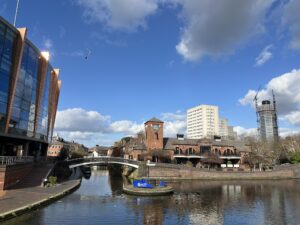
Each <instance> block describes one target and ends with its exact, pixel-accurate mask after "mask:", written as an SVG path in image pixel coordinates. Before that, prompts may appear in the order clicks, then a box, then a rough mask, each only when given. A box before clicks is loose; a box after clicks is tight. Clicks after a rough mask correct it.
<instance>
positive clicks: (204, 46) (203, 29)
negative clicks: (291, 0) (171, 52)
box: [176, 0, 273, 61]
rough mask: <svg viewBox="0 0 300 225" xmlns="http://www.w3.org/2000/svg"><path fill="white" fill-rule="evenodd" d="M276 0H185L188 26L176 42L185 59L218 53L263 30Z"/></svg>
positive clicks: (184, 8)
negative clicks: (266, 18) (267, 15)
mask: <svg viewBox="0 0 300 225" xmlns="http://www.w3.org/2000/svg"><path fill="white" fill-rule="evenodd" d="M272 2H273V0H244V1H236V0H222V1H218V2H217V3H216V2H215V1H211V0H182V4H183V13H182V16H183V19H184V21H185V22H186V26H185V27H184V29H183V33H182V36H181V40H180V42H179V43H178V45H177V46H176V49H177V51H178V53H179V54H181V55H182V56H183V57H184V58H185V59H187V60H191V61H195V60H198V59H200V58H201V57H203V56H205V55H208V56H219V55H223V54H227V53H230V52H231V49H232V48H234V47H236V46H237V44H240V43H241V42H243V41H245V40H246V39H248V38H249V37H251V36H252V35H255V34H257V33H259V32H261V31H262V30H263V18H264V15H265V12H266V10H267V9H268V8H269V7H270V5H271V3H272Z"/></svg>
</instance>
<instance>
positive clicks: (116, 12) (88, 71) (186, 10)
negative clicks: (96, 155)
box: [0, 0, 300, 146]
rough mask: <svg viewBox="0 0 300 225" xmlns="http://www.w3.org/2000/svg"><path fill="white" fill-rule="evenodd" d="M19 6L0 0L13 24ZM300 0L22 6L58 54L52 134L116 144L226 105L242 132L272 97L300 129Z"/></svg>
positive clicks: (30, 1) (35, 36)
mask: <svg viewBox="0 0 300 225" xmlns="http://www.w3.org/2000/svg"><path fill="white" fill-rule="evenodd" d="M16 2H17V1H14V0H0V15H1V16H2V17H4V18H5V19H6V20H8V21H9V22H11V23H13V19H14V14H15V7H16ZM299 10H300V0H244V1H237V0H222V1H212V0H60V1H53V0H39V1H37V0H26V1H25V0H20V4H19V11H18V16H17V21H16V26H17V27H27V28H28V38H29V39H30V40H31V41H32V42H33V43H34V44H35V45H36V46H37V47H38V48H39V49H41V50H47V51H49V52H50V54H51V58H50V61H51V64H52V66H53V67H54V68H59V69H60V79H61V80H62V87H61V93H60V98H59V105H58V113H57V118H56V124H55V133H58V134H59V135H60V136H63V137H64V138H66V139H68V140H75V141H78V142H80V143H83V144H85V145H87V146H93V145H95V144H99V145H111V144H113V142H114V141H116V140H119V139H120V138H121V137H123V136H128V135H135V134H136V133H137V132H139V131H141V130H143V126H144V125H143V124H144V122H145V121H147V119H150V118H152V117H154V116H155V117H157V118H159V119H161V120H163V121H164V122H165V125H164V128H165V129H164V134H165V136H169V137H174V136H175V135H176V133H185V132H186V110H187V109H188V108H191V107H194V106H197V105H201V104H208V105H217V106H219V111H220V117H222V118H227V119H228V120H229V124H230V125H232V126H234V127H235V130H236V131H237V132H238V133H239V134H252V133H253V132H255V130H256V114H255V109H254V107H253V98H254V96H255V94H256V92H257V91H258V89H259V87H260V90H259V93H258V99H259V101H261V100H263V99H268V98H270V97H271V92H272V90H274V92H275V95H276V98H277V103H278V114H279V127H280V134H281V135H282V136H285V135H288V134H292V133H297V132H299V131H300V65H299V63H300V13H299Z"/></svg>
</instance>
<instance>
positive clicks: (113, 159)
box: [67, 156, 140, 165]
mask: <svg viewBox="0 0 300 225" xmlns="http://www.w3.org/2000/svg"><path fill="white" fill-rule="evenodd" d="M67 162H68V163H69V164H78V163H84V162H103V163H109V162H120V163H127V164H133V165H139V164H140V162H139V161H136V160H132V159H124V158H120V157H110V156H98V157H84V158H80V159H70V160H67Z"/></svg>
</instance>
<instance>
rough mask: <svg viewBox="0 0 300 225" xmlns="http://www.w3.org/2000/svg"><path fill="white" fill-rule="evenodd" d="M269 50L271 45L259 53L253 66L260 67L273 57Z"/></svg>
mask: <svg viewBox="0 0 300 225" xmlns="http://www.w3.org/2000/svg"><path fill="white" fill-rule="evenodd" d="M271 48H272V45H268V46H266V47H265V48H264V49H263V50H262V51H261V53H260V54H259V56H258V57H257V58H256V59H255V60H256V63H255V66H262V65H264V64H265V63H266V62H267V61H269V60H270V59H271V58H272V57H273V54H272V52H271Z"/></svg>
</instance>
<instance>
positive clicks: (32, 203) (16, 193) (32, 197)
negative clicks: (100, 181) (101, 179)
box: [0, 178, 81, 223]
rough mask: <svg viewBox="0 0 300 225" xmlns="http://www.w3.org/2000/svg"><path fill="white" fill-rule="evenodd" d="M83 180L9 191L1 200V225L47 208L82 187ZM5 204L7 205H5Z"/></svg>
mask: <svg viewBox="0 0 300 225" xmlns="http://www.w3.org/2000/svg"><path fill="white" fill-rule="evenodd" d="M80 184H81V178H80V179H76V180H70V181H66V182H63V183H61V184H58V185H57V186H55V187H49V188H41V187H32V188H27V189H19V190H9V191H6V193H5V195H4V196H3V197H2V198H0V200H1V202H2V203H1V204H3V205H0V223H1V222H3V221H5V220H9V219H12V218H15V217H17V216H20V215H22V214H25V213H29V212H32V211H34V210H37V209H39V208H41V207H43V206H46V205H48V204H50V203H52V202H54V201H56V200H58V199H60V198H62V197H64V196H66V195H68V194H70V193H72V192H74V191H75V190H77V189H78V188H79V187H80ZM4 204H5V205H4Z"/></svg>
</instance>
